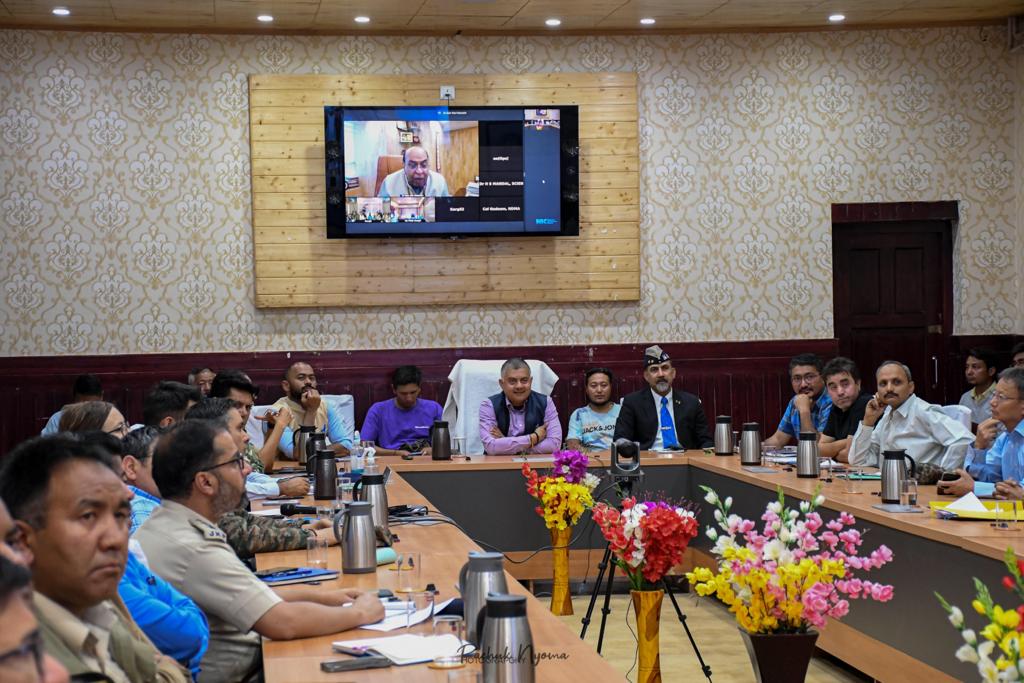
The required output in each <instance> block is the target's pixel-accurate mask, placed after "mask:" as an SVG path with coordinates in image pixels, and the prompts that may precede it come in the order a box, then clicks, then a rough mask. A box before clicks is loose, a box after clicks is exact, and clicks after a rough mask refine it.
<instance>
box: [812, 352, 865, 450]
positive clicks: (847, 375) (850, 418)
mask: <svg viewBox="0 0 1024 683" xmlns="http://www.w3.org/2000/svg"><path fill="white" fill-rule="evenodd" d="M821 374H822V377H824V378H825V388H826V389H828V396H829V399H830V400H831V401H832V409H831V410H830V411H829V413H828V422H827V423H826V424H825V428H824V429H823V430H822V431H821V436H820V437H818V453H819V454H820V455H821V457H823V458H835V459H836V460H838V461H839V462H846V461H847V459H848V457H849V452H850V437H852V436H853V433H854V432H855V431H857V425H859V424H860V421H861V420H863V419H864V409H865V408H866V407H867V405H868V401H870V400H871V394H866V393H864V392H862V391H861V388H860V370H858V369H857V364H856V363H854V362H853V361H852V360H850V359H849V358H843V357H842V356H838V357H836V358H833V359H832V360H830V361H829V362H828V363H826V364H825V369H824V370H822V372H821Z"/></svg>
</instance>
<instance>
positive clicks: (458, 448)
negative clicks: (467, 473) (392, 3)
mask: <svg viewBox="0 0 1024 683" xmlns="http://www.w3.org/2000/svg"><path fill="white" fill-rule="evenodd" d="M452 457H453V458H456V457H457V458H468V457H469V453H467V452H466V437H464V436H456V437H455V438H454V439H452Z"/></svg>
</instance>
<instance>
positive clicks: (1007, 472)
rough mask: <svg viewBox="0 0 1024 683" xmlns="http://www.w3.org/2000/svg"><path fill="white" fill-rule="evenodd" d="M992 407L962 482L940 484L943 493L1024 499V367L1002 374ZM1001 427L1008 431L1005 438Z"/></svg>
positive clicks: (969, 452) (980, 428)
mask: <svg viewBox="0 0 1024 683" xmlns="http://www.w3.org/2000/svg"><path fill="white" fill-rule="evenodd" d="M989 407H990V408H991V409H992V417H991V419H988V420H985V421H984V422H982V423H981V424H980V425H978V434H977V435H976V436H975V437H974V444H973V445H972V446H971V447H970V448H968V449H967V458H966V460H965V461H964V468H963V469H958V470H957V471H956V472H957V474H959V475H960V478H959V479H957V480H955V481H948V482H947V481H940V482H939V493H945V494H948V495H954V496H962V495H964V494H966V493H970V492H971V491H974V493H975V495H978V496H994V497H996V498H1012V499H1015V500H1021V499H1022V498H1024V488H1022V487H1021V481H1024V367H1020V368H1008V369H1006V370H1003V371H1002V372H1001V373H1000V374H999V381H998V382H997V383H996V390H995V392H994V393H993V394H992V398H991V399H989ZM999 424H1002V425H1003V427H1005V428H1006V430H1005V431H1003V432H1002V433H1001V434H1000V433H999V429H998V425H999Z"/></svg>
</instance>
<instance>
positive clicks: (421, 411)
mask: <svg viewBox="0 0 1024 683" xmlns="http://www.w3.org/2000/svg"><path fill="white" fill-rule="evenodd" d="M422 382H423V373H422V372H421V371H420V369H419V368H418V367H416V366H415V365H403V366H402V367H400V368H398V369H396V370H395V371H394V373H392V375H391V390H392V391H393V392H394V393H395V397H394V398H391V399H388V400H387V401H380V402H379V403H374V404H373V405H372V406H370V410H369V411H368V412H367V413H366V419H365V420H363V429H362V430H361V431H360V432H359V437H360V439H362V440H363V441H373V442H374V443H376V450H377V455H403V454H405V453H409V452H418V451H422V452H423V454H424V455H430V432H431V429H433V426H434V420H440V419H441V404H440V403H438V402H437V401H431V400H430V399H426V398H420V384H421V383H422Z"/></svg>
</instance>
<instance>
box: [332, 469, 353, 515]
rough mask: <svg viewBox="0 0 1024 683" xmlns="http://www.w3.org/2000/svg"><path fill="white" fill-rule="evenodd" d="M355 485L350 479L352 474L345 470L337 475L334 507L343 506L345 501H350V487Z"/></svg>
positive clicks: (339, 507)
mask: <svg viewBox="0 0 1024 683" xmlns="http://www.w3.org/2000/svg"><path fill="white" fill-rule="evenodd" d="M354 487H355V482H354V481H352V475H350V474H348V473H347V472H346V473H344V474H339V475H338V495H337V497H336V498H335V499H334V507H335V509H338V510H340V509H342V508H343V507H345V503H351V502H352V489H353V488H354Z"/></svg>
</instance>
